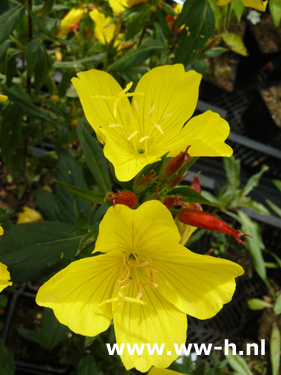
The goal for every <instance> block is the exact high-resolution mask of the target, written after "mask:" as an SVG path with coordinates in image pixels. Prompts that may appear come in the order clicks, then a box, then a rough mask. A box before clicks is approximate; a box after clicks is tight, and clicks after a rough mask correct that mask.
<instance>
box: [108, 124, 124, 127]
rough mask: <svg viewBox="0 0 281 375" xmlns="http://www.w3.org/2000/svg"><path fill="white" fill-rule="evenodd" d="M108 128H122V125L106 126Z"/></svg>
mask: <svg viewBox="0 0 281 375" xmlns="http://www.w3.org/2000/svg"><path fill="white" fill-rule="evenodd" d="M108 127H109V128H124V125H121V124H110V125H108Z"/></svg>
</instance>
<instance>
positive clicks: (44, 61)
mask: <svg viewBox="0 0 281 375" xmlns="http://www.w3.org/2000/svg"><path fill="white" fill-rule="evenodd" d="M36 55H37V59H36V65H35V68H34V86H35V89H36V91H39V90H40V88H41V87H42V86H43V84H44V83H45V81H46V78H47V76H48V73H49V70H50V68H51V66H52V59H51V58H50V56H49V55H48V53H47V51H46V49H45V47H44V45H43V44H41V45H40V46H39V48H38V49H37V53H36Z"/></svg>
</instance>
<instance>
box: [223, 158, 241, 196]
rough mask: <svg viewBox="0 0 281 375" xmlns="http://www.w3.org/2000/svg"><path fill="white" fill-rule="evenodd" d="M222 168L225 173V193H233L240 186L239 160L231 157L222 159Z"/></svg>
mask: <svg viewBox="0 0 281 375" xmlns="http://www.w3.org/2000/svg"><path fill="white" fill-rule="evenodd" d="M223 167H224V170H225V172H226V181H227V189H226V191H232V192H234V191H236V190H237V189H238V188H239V186H240V160H239V159H237V160H236V159H235V158H234V157H233V156H232V157H230V158H223Z"/></svg>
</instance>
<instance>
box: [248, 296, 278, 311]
mask: <svg viewBox="0 0 281 375" xmlns="http://www.w3.org/2000/svg"><path fill="white" fill-rule="evenodd" d="M248 307H249V309H251V310H263V309H265V308H267V307H268V308H271V309H272V308H273V305H272V304H271V303H269V302H266V301H264V300H262V299H258V298H252V299H249V301H248Z"/></svg>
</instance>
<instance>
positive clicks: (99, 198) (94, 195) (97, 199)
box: [56, 180, 108, 205]
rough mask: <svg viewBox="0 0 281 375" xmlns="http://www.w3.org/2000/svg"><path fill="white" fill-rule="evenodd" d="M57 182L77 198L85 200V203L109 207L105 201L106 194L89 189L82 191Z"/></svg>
mask: <svg viewBox="0 0 281 375" xmlns="http://www.w3.org/2000/svg"><path fill="white" fill-rule="evenodd" d="M56 182H57V183H58V184H59V185H61V186H63V187H65V188H66V189H67V190H68V191H70V192H71V193H73V194H74V195H76V196H77V197H79V198H81V199H84V200H85V201H88V202H92V203H98V204H106V205H108V203H107V201H104V198H105V194H104V193H100V192H97V191H93V190H88V189H81V188H78V187H76V186H72V185H69V184H66V183H65V182H62V181H59V180H56Z"/></svg>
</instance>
